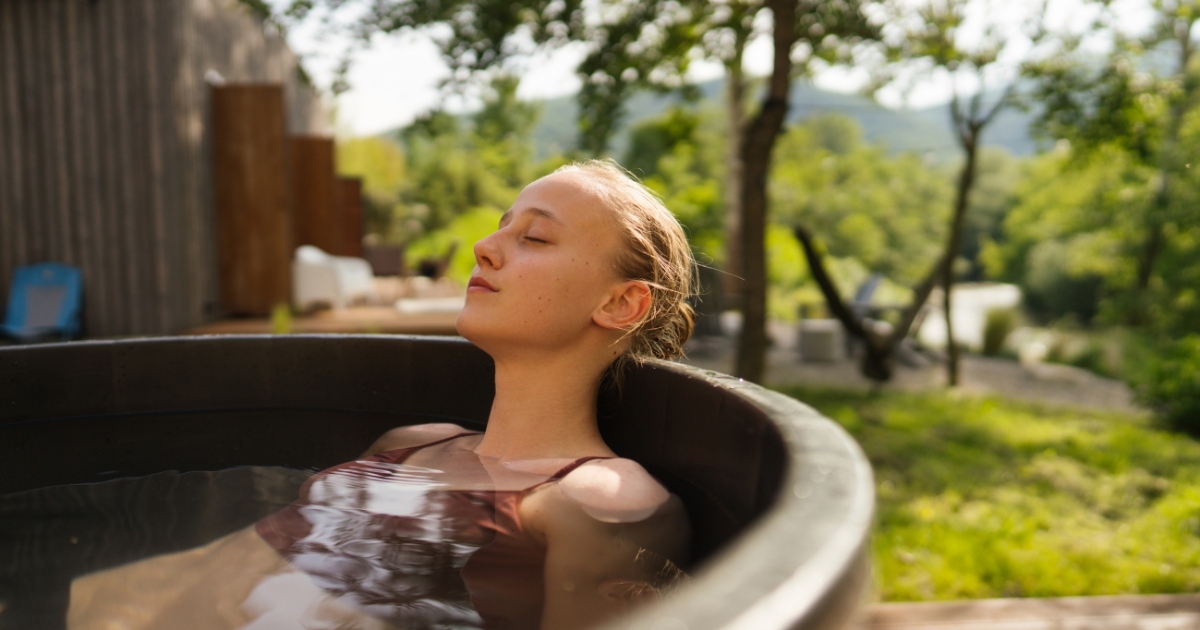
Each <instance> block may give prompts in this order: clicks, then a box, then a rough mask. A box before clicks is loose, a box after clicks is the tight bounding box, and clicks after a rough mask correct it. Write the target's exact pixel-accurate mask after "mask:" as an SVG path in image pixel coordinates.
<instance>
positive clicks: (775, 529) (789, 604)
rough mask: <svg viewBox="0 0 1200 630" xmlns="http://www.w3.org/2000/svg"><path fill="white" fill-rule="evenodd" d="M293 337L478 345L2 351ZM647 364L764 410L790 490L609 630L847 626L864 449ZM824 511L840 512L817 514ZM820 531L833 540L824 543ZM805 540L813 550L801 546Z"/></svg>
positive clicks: (781, 398) (783, 404)
mask: <svg viewBox="0 0 1200 630" xmlns="http://www.w3.org/2000/svg"><path fill="white" fill-rule="evenodd" d="M287 338H300V339H320V340H348V339H349V340H354V339H357V340H370V339H380V340H384V339H386V340H389V341H393V342H395V341H412V342H417V343H421V342H430V341H436V342H442V343H446V342H451V343H456V344H464V345H470V343H469V342H468V341H466V340H465V339H462V338H461V337H447V336H422V335H386V334H358V335H339V334H295V335H287V336H286V337H281V336H277V335H208V336H202V337H177V336H169V337H143V338H128V339H105V340H87V341H74V342H63V343H51V344H37V345H15V346H5V347H0V360H2V359H3V358H4V357H5V355H8V356H14V355H16V356H19V354H20V353H23V352H28V351H38V350H41V349H58V348H66V347H87V346H110V345H118V344H151V343H172V342H179V341H185V342H200V343H203V342H204V341H206V340H211V341H213V342H219V341H223V340H225V341H228V340H250V341H253V340H259V341H261V340H279V339H287ZM646 364H647V365H648V366H649V367H650V368H651V369H656V370H664V371H666V372H669V373H672V374H675V375H678V376H681V377H684V378H687V379H697V380H700V381H702V382H703V383H705V384H707V385H709V386H711V387H714V388H716V389H719V390H721V391H723V392H725V393H727V394H729V395H732V396H735V397H737V398H739V399H741V400H742V401H744V402H745V403H748V404H749V405H750V406H752V407H753V408H754V409H756V410H758V411H759V412H760V413H761V414H762V415H763V416H764V417H765V418H766V419H767V420H768V421H769V422H770V424H771V425H773V426H774V428H775V430H776V431H777V432H778V433H779V435H780V437H781V438H782V442H783V444H784V446H785V448H786V450H787V463H786V466H785V467H784V471H783V479H782V482H781V483H780V489H779V491H778V492H777V493H776V495H775V497H774V499H773V501H772V502H771V504H770V505H769V506H768V507H767V508H766V510H765V511H764V512H763V514H762V515H761V516H759V517H758V518H757V519H756V520H755V521H753V522H752V523H750V525H749V526H748V527H747V528H746V529H745V531H743V532H742V533H740V534H739V535H738V536H737V537H736V538H735V539H734V540H732V541H730V542H729V543H728V544H727V545H726V546H725V547H724V548H723V549H722V550H720V551H719V552H718V553H716V554H715V555H714V556H713V557H711V558H709V559H708V560H706V562H705V563H704V566H703V567H701V569H700V570H699V571H697V573H696V574H695V575H694V577H693V579H692V581H691V583H690V584H689V585H688V586H687V587H686V589H684V590H683V591H681V592H680V593H679V594H677V595H672V596H670V597H667V598H665V599H664V600H663V601H662V602H659V603H658V604H656V605H654V606H649V607H646V608H644V609H641V610H638V611H636V612H634V613H633V614H632V615H630V616H628V617H623V618H622V619H620V620H619V621H617V622H614V623H612V624H609V625H607V626H605V628H612V629H615V628H632V629H638V630H642V629H646V630H688V629H691V630H696V629H700V628H731V629H737V630H759V629H774V628H780V629H782V628H799V627H803V628H836V627H842V626H844V625H846V624H847V623H848V622H849V621H850V620H851V619H852V617H853V616H854V614H855V612H856V611H857V609H858V608H859V606H860V604H861V603H862V598H863V594H864V592H865V591H866V589H867V582H868V579H869V573H870V569H869V564H868V553H869V548H868V543H869V536H870V531H871V526H872V522H873V517H874V502H875V489H874V479H873V475H872V471H871V466H870V464H869V462H868V461H867V458H866V456H865V455H864V454H863V452H862V450H861V448H859V446H858V444H857V443H856V442H855V441H854V440H853V438H851V437H850V435H849V434H848V433H846V431H845V430H844V429H842V428H841V427H840V426H839V425H837V424H836V423H835V422H833V421H832V420H830V419H828V418H826V417H824V416H822V415H820V414H819V413H818V412H816V411H815V410H814V409H812V408H811V407H809V406H808V405H805V404H804V403H802V402H800V401H798V400H796V399H794V398H791V397H789V396H786V395H784V394H781V393H778V392H775V391H771V390H768V389H766V388H764V387H761V386H759V385H756V384H753V383H750V382H747V381H744V380H742V379H739V378H735V377H732V376H728V375H725V374H721V373H719V372H715V371H712V370H705V369H701V368H697V367H694V366H688V365H684V364H680V363H675V362H668V361H659V360H652V361H647V362H646ZM31 421H35V422H36V421H37V420H31ZM16 423H18V424H19V423H21V421H20V420H18V421H16ZM6 424H9V423H7V422H0V425H6ZM817 505H825V506H827V507H828V506H832V508H834V509H827V510H820V511H814V506H817ZM814 530H818V531H821V532H823V533H822V534H821V535H819V536H818V537H816V538H814V537H813V535H812V533H811V532H812V531H814ZM806 538H807V540H806ZM797 540H800V541H801V542H804V543H806V544H796V541H797ZM713 602H718V608H719V610H716V611H714V610H713V609H712V608H713V607H712V606H711V604H712V603H713ZM705 604H710V605H705Z"/></svg>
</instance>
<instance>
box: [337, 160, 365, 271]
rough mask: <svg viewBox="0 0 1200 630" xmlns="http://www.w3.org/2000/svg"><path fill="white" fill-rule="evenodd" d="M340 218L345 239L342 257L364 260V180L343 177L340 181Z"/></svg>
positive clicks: (341, 252)
mask: <svg viewBox="0 0 1200 630" xmlns="http://www.w3.org/2000/svg"><path fill="white" fill-rule="evenodd" d="M338 218H339V221H340V222H341V224H342V235H343V237H344V240H343V244H342V249H341V251H340V252H338V253H339V254H340V255H342V256H354V257H357V258H362V255H363V250H362V237H363V224H362V179H360V178H357V177H341V178H339V179H338Z"/></svg>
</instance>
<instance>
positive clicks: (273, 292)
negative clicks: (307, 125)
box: [212, 84, 295, 315]
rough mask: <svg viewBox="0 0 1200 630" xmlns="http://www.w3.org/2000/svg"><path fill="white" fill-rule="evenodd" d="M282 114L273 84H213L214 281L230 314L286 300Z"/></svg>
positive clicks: (263, 310) (288, 244)
mask: <svg viewBox="0 0 1200 630" xmlns="http://www.w3.org/2000/svg"><path fill="white" fill-rule="evenodd" d="M285 118H286V115H285V113H284V105H283V89H282V87H280V86H278V85H266V84H244V85H226V86H223V87H214V88H213V117H212V122H213V126H212V128H213V154H214V157H215V158H216V159H215V161H214V163H215V165H216V172H215V173H214V180H215V181H214V183H215V186H216V206H217V226H218V229H219V232H220V235H219V236H220V238H219V239H218V245H219V247H218V252H219V257H220V261H221V262H220V270H221V273H220V282H219V284H220V290H221V305H222V306H223V307H224V309H225V311H226V312H228V313H233V314H237V315H267V314H269V313H270V312H271V308H272V307H274V306H275V305H276V304H281V303H282V304H288V303H290V302H291V295H292V293H291V286H292V285H291V275H292V274H291V260H292V250H294V249H295V246H294V245H293V242H292V241H293V236H292V213H291V208H290V204H289V199H288V192H289V191H288V179H287V161H288V155H287V152H288V147H287V121H286V120H285Z"/></svg>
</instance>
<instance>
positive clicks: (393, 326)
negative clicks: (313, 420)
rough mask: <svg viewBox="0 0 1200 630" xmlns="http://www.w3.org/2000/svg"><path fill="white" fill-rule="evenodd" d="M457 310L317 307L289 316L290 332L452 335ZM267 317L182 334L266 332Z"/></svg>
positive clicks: (268, 330) (225, 322)
mask: <svg viewBox="0 0 1200 630" xmlns="http://www.w3.org/2000/svg"><path fill="white" fill-rule="evenodd" d="M457 318H458V313H401V312H399V311H397V310H396V309H395V308H393V307H391V306H354V307H350V308H345V309H342V310H340V311H335V310H326V311H317V312H316V313H314V314H312V315H309V316H297V317H293V318H292V320H291V327H290V330H289V332H293V333H383V334H405V335H456V334H458V332H457V331H456V330H455V328H454V321H455V320H456V319H457ZM271 332H273V331H272V330H271V320H270V319H269V318H238V319H224V320H220V321H216V322H212V323H210V324H205V325H203V326H198V327H196V328H192V329H189V330H185V331H184V332H183V334H185V335H247V334H270V333H271Z"/></svg>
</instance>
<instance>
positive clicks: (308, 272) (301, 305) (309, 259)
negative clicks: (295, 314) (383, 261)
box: [292, 245, 375, 311]
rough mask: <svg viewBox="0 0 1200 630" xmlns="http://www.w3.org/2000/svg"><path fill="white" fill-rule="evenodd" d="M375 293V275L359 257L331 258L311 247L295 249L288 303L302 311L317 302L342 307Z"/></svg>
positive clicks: (303, 246)
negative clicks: (290, 301) (290, 294)
mask: <svg viewBox="0 0 1200 630" xmlns="http://www.w3.org/2000/svg"><path fill="white" fill-rule="evenodd" d="M374 294H375V274H374V273H372V271H371V265H370V263H368V262H367V261H366V260H363V259H362V258H354V257H351V256H331V255H329V254H327V253H325V252H324V251H322V250H321V249H320V248H317V247H314V246H312V245H301V246H300V247H297V248H296V257H295V259H293V260H292V302H293V303H295V305H296V308H297V309H299V310H301V311H303V310H307V309H308V308H311V307H312V306H314V305H316V304H318V303H327V304H329V305H330V306H332V307H333V308H336V309H341V308H345V307H346V306H348V305H350V304H352V303H354V302H356V301H359V300H364V299H366V298H368V297H371V296H373V295H374Z"/></svg>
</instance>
